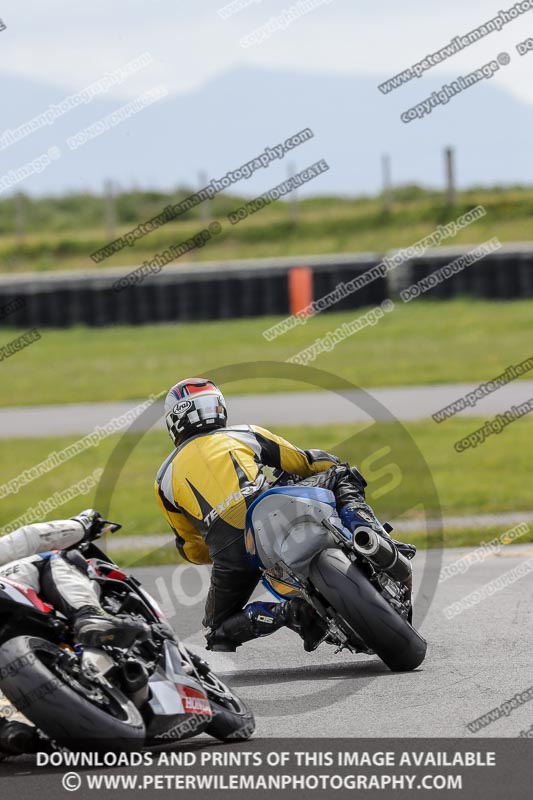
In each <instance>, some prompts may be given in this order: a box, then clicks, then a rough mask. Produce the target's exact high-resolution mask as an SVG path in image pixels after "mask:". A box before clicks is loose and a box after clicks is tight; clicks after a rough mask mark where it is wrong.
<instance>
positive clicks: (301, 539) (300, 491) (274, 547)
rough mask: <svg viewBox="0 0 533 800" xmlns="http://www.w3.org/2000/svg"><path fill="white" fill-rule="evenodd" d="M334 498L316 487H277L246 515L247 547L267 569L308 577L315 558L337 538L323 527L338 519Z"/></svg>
mask: <svg viewBox="0 0 533 800" xmlns="http://www.w3.org/2000/svg"><path fill="white" fill-rule="evenodd" d="M336 514H337V512H336V502H335V495H334V494H333V492H331V491H329V489H320V488H315V487H313V486H298V485H295V486H278V487H274V488H272V489H269V490H268V491H267V492H264V493H263V494H262V495H260V497H258V498H257V500H255V501H254V502H253V503H252V505H251V506H250V508H249V509H248V513H247V515H246V534H245V546H246V550H247V553H248V555H249V557H250V558H251V560H252V561H253V563H255V565H256V566H259V567H260V568H262V569H265V570H272V569H273V568H275V567H276V566H278V565H280V566H286V567H288V568H289V569H291V570H292V571H294V572H295V573H296V574H297V575H299V576H300V575H301V576H303V577H307V576H308V572H309V565H310V563H311V561H312V559H313V558H314V556H315V555H316V554H317V553H319V552H321V551H322V550H324V549H325V548H326V547H333V546H335V539H334V537H333V535H332V534H331V532H330V531H329V530H328V529H327V528H326V526H325V525H324V521H329V520H330V518H331V517H336Z"/></svg>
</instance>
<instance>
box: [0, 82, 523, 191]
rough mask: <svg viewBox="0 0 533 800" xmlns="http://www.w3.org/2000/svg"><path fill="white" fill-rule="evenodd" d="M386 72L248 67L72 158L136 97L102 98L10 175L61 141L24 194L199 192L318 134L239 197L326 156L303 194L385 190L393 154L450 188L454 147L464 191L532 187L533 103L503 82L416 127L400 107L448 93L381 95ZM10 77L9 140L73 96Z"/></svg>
mask: <svg viewBox="0 0 533 800" xmlns="http://www.w3.org/2000/svg"><path fill="white" fill-rule="evenodd" d="M387 77H390V76H378V77H375V78H370V77H349V76H333V75H309V74H304V73H301V74H300V73H295V72H282V71H270V70H262V69H252V68H239V69H235V70H232V71H230V72H226V73H224V74H223V75H221V76H220V77H218V78H217V79H215V80H212V81H210V82H209V83H207V84H205V85H204V86H203V87H201V88H200V89H198V90H197V91H195V92H192V93H188V94H183V95H174V96H167V98H165V99H163V100H160V101H158V102H157V103H155V104H154V105H151V106H149V107H148V108H145V109H144V110H143V111H140V112H139V113H137V114H136V115H134V116H133V117H131V118H130V119H128V120H127V121H125V122H122V123H121V124H120V125H118V126H116V127H115V128H113V129H112V130H111V131H109V132H106V133H104V134H102V135H101V136H99V137H98V138H96V139H93V140H91V141H89V142H88V143H87V144H85V145H84V146H83V147H81V148H80V149H79V150H76V151H73V152H71V151H69V149H68V148H67V146H66V144H65V141H66V138H67V137H68V136H72V135H73V134H74V133H76V132H77V131H79V130H80V129H81V128H83V127H85V126H87V125H91V124H92V123H94V122H96V121H97V120H99V119H100V118H101V117H103V116H105V115H107V114H109V113H111V112H112V111H114V110H115V109H117V108H118V107H120V106H121V105H123V104H125V103H126V102H127V101H125V100H116V99H113V98H111V97H110V96H109V95H102V96H101V97H100V98H98V99H95V100H93V101H92V102H91V103H89V104H87V105H80V106H78V107H77V108H76V109H74V110H72V111H70V112H69V113H68V114H66V115H65V116H64V117H61V118H60V119H58V120H57V121H56V122H55V123H54V124H53V125H51V126H48V127H46V128H44V129H41V130H38V131H36V132H34V133H33V134H31V135H30V136H28V137H27V138H26V139H24V140H23V141H20V142H18V143H17V144H15V145H13V146H11V147H9V148H8V149H6V150H3V151H0V178H1V176H3V175H5V173H6V172H8V170H9V169H15V168H19V167H21V166H22V165H23V164H25V163H26V162H28V161H29V160H31V159H33V158H35V157H36V156H37V155H39V154H41V153H43V152H44V151H46V150H47V148H48V147H50V146H52V145H57V146H59V147H60V149H61V152H62V156H61V158H60V159H59V160H57V161H55V162H54V163H53V164H52V165H51V166H49V167H48V168H46V169H45V170H44V171H43V172H42V173H41V174H39V175H32V176H30V177H28V178H27V179H25V180H24V181H23V182H22V183H20V184H19V185H18V188H20V189H21V190H24V191H29V192H31V193H38V194H42V193H44V192H53V193H60V192H63V191H65V190H79V189H91V190H93V191H100V190H101V188H102V184H103V181H104V179H105V178H112V179H114V180H116V181H118V182H119V184H121V185H122V186H123V187H125V188H131V187H132V185H134V184H135V183H136V184H138V185H140V186H142V187H143V188H148V187H153V188H160V189H171V188H173V187H176V186H177V185H178V184H180V185H183V184H187V185H194V186H197V185H198V181H199V177H198V173H199V172H200V171H202V170H203V171H205V172H206V173H207V175H208V177H209V178H220V177H222V176H223V175H225V174H226V172H227V171H228V170H230V169H236V168H237V167H238V166H239V165H240V164H242V163H243V162H245V161H247V160H249V159H251V158H253V157H254V156H255V155H257V154H258V153H260V152H261V151H262V150H263V148H264V147H266V146H272V145H274V144H276V143H278V142H280V141H282V140H284V139H285V138H286V137H288V136H289V135H291V134H293V133H295V132H297V131H299V130H301V129H303V128H305V127H310V128H312V129H313V131H314V133H315V138H314V139H313V140H312V141H310V142H307V143H306V144H304V145H302V146H301V147H299V148H297V149H296V150H295V151H294V152H293V153H292V154H291V155H290V156H287V157H286V158H285V159H284V161H282V162H275V163H274V164H272V165H271V166H270V167H269V168H268V170H260V171H259V173H258V174H256V175H255V176H254V177H253V178H252V179H250V180H249V181H242V182H241V183H240V184H239V187H238V191H240V192H244V193H250V194H256V193H259V192H261V191H264V190H266V189H268V188H270V187H271V186H274V185H275V184H276V183H278V182H279V181H281V180H283V179H284V178H285V177H286V174H287V165H288V162H293V163H294V165H295V167H296V168H297V169H302V168H304V167H305V166H307V165H309V164H311V163H313V162H314V161H316V160H318V159H321V158H324V159H326V160H327V161H328V163H329V164H330V167H331V169H330V171H329V172H327V173H325V174H323V175H321V176H320V177H318V178H317V179H316V180H315V181H314V182H311V183H310V184H309V185H308V186H307V187H305V188H304V189H302V190H301V194H302V195H307V194H325V193H343V194H354V193H361V192H374V191H376V190H377V189H378V188H379V186H380V158H381V154H382V153H384V152H388V153H390V154H391V156H392V163H393V177H394V180H395V181H396V182H399V183H405V182H418V183H423V184H425V185H433V186H440V185H441V184H442V180H443V158H442V149H443V147H444V146H446V145H449V144H453V145H455V146H456V147H457V155H458V178H459V182H460V185H461V186H467V185H472V184H496V183H506V184H509V183H533V158H532V156H531V138H532V133H533V107H531V106H528V105H526V104H524V103H522V102H520V101H519V100H517V99H515V98H514V97H513V96H512V95H510V94H509V93H507V92H506V91H504V90H502V89H500V88H499V87H498V85H497V84H496V83H495V80H497V78H496V79H493V80H492V81H483V82H482V83H480V84H478V85H476V86H474V87H473V88H471V89H470V90H468V91H465V92H463V93H462V94H461V95H459V96H458V97H456V98H454V99H453V100H451V102H450V103H449V104H448V105H447V106H444V107H439V108H437V109H435V110H434V111H433V113H432V114H431V115H430V116H429V117H426V118H424V119H422V120H417V121H414V122H412V123H410V124H409V125H406V124H404V123H402V122H401V121H400V114H401V112H403V111H405V110H406V109H407V108H409V107H411V106H413V105H415V104H416V103H418V102H420V101H421V100H423V99H425V98H426V97H428V96H429V95H430V94H431V92H432V91H434V90H437V89H439V88H440V86H441V85H442V83H443V82H444V80H443V79H441V78H439V79H438V80H434V79H433V78H423V79H421V80H416V81H412V82H411V83H410V84H408V85H407V86H404V87H402V88H400V89H398V90H396V91H395V92H392V93H391V94H389V95H382V94H381V93H380V92H379V91H378V89H377V84H378V83H380V82H381V81H382V80H384V79H385V78H387ZM455 77H456V76H455V75H452V76H450V80H453V79H454V78H455ZM2 81H3V84H2V85H3V92H2V100H3V107H2V116H1V123H0V136H1V135H2V133H3V131H4V130H5V129H6V128H15V127H16V126H17V125H21V124H22V123H23V122H25V121H27V120H28V119H30V118H31V117H33V116H34V115H35V114H37V113H39V112H40V111H42V110H44V109H46V108H47V107H48V105H49V104H50V103H59V102H60V101H61V100H62V99H63V98H64V97H65V96H66V95H68V94H71V93H72V90H65V89H64V88H60V87H52V86H47V85H45V84H42V85H41V84H38V83H34V82H30V81H28V80H23V79H21V78H15V77H10V76H4V77H3V78H2ZM1 196H2V195H1V194H0V197H1Z"/></svg>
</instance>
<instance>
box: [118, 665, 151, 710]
mask: <svg viewBox="0 0 533 800" xmlns="http://www.w3.org/2000/svg"><path fill="white" fill-rule="evenodd" d="M148 679H149V676H148V672H147V670H146V667H145V666H144V664H140V663H139V662H138V661H133V660H132V659H130V660H128V661H126V662H125V663H124V664H123V665H122V686H123V687H124V691H125V692H126V694H127V695H128V697H129V698H130V700H131V701H132V703H133V704H134V705H135V706H137V708H140V707H141V706H142V704H143V703H145V702H146V701H147V700H148V695H149V688H148Z"/></svg>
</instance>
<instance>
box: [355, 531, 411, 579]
mask: <svg viewBox="0 0 533 800" xmlns="http://www.w3.org/2000/svg"><path fill="white" fill-rule="evenodd" d="M353 547H354V550H355V551H356V552H358V553H360V555H362V556H364V557H365V558H366V559H367V561H370V563H371V564H372V566H373V567H375V568H376V569H377V570H379V571H380V572H385V573H386V574H387V575H390V577H391V578H393V579H394V580H395V581H399V582H400V583H405V582H406V581H407V580H409V578H410V577H411V574H412V570H411V564H410V563H409V561H408V560H407V559H406V558H405V556H403V555H402V554H401V553H399V552H398V551H397V549H396V548H395V546H394V545H393V543H392V542H389V541H388V540H387V539H385V537H383V536H380V535H379V534H377V533H376V532H375V531H373V530H372V529H371V528H359V529H358V530H356V531H355V533H354V537H353Z"/></svg>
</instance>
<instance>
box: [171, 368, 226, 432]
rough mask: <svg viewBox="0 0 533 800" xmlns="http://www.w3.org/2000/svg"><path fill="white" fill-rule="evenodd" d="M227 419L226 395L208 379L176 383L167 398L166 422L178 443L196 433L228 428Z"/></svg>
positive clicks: (191, 379)
mask: <svg viewBox="0 0 533 800" xmlns="http://www.w3.org/2000/svg"><path fill="white" fill-rule="evenodd" d="M227 421H228V412H227V410H226V402H225V400H224V396H223V395H222V392H221V391H220V389H219V388H218V387H217V386H216V385H215V384H214V383H213V382H212V381H210V380H208V379H207V378H186V379H185V380H183V381H180V382H179V383H177V384H176V385H175V386H173V387H172V389H170V391H169V393H168V394H167V396H166V398H165V422H166V424H167V428H168V432H169V434H170V438H171V439H172V441H173V442H174V444H176V445H178V444H180V443H181V442H183V441H184V439H187V438H188V437H189V436H194V434H195V433H201V432H202V431H205V430H209V429H211V428H225V427H226V424H227Z"/></svg>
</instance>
